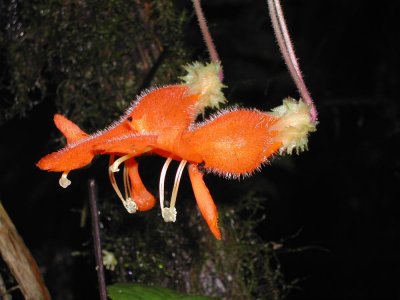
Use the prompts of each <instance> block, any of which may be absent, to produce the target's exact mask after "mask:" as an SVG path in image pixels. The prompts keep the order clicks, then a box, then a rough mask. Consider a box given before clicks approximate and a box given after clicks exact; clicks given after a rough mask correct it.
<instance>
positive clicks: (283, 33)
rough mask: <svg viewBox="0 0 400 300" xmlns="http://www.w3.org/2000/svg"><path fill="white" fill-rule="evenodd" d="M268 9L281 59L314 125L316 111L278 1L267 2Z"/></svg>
mask: <svg viewBox="0 0 400 300" xmlns="http://www.w3.org/2000/svg"><path fill="white" fill-rule="evenodd" d="M268 8H269V13H270V16H271V21H272V27H273V28H274V32H275V36H276V40H277V42H278V45H279V48H280V50H281V53H282V56H283V59H284V60H285V63H286V65H287V67H288V69H289V72H290V75H291V76H292V78H293V80H294V82H295V84H296V86H297V88H298V90H299V93H300V95H301V98H302V99H303V101H304V102H305V103H307V104H308V105H310V106H311V112H310V114H311V120H312V122H313V123H315V122H316V121H317V119H318V113H317V109H316V107H315V105H314V101H313V100H312V98H311V95H310V93H309V91H308V89H307V86H306V84H305V82H304V79H303V75H302V74H301V70H300V67H299V64H298V62H297V58H296V54H295V52H294V47H293V44H292V41H291V39H290V35H289V31H288V29H287V25H286V21H285V17H284V15H283V12H282V7H281V4H280V1H279V0H268Z"/></svg>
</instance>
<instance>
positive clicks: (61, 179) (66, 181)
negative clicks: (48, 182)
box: [58, 172, 71, 189]
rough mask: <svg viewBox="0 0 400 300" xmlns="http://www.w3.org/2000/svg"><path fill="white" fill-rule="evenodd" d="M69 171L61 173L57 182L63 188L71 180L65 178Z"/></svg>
mask: <svg viewBox="0 0 400 300" xmlns="http://www.w3.org/2000/svg"><path fill="white" fill-rule="evenodd" d="M68 173H69V172H64V173H62V175H61V178H60V180H59V181H58V183H59V184H60V185H61V186H62V187H63V188H64V189H65V188H67V187H68V186H69V185H70V184H71V180H69V179H68V178H67V176H68Z"/></svg>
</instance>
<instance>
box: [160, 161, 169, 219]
mask: <svg viewBox="0 0 400 300" xmlns="http://www.w3.org/2000/svg"><path fill="white" fill-rule="evenodd" d="M171 161H172V158H171V157H168V158H167V160H166V161H165V163H164V166H163V168H162V170H161V175H160V184H159V193H160V207H161V212H162V210H163V209H164V182H165V175H166V174H167V170H168V167H169V164H170V163H171Z"/></svg>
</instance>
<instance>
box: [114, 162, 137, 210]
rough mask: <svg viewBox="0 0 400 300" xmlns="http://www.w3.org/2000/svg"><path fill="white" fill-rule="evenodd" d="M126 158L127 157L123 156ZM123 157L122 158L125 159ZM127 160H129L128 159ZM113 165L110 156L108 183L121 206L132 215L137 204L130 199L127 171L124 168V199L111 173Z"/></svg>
mask: <svg viewBox="0 0 400 300" xmlns="http://www.w3.org/2000/svg"><path fill="white" fill-rule="evenodd" d="M125 156H127V155H125ZM125 156H123V157H125ZM128 159H129V158H128ZM125 160H126V159H125ZM113 164H114V155H110V163H109V165H110V167H109V168H108V175H109V177H110V182H111V185H112V187H113V188H114V191H115V193H116V194H117V196H118V198H119V199H120V200H121V202H122V205H123V206H124V207H125V209H126V210H127V211H128V213H130V214H133V213H135V212H136V211H137V208H138V207H137V204H136V203H135V202H134V201H133V199H132V198H131V197H130V190H131V189H130V182H129V177H128V171H127V169H126V168H124V175H123V176H124V190H125V197H126V200H125V198H124V197H123V196H122V193H121V191H120V189H119V187H118V185H117V181H116V179H115V175H114V172H113V171H112V165H113Z"/></svg>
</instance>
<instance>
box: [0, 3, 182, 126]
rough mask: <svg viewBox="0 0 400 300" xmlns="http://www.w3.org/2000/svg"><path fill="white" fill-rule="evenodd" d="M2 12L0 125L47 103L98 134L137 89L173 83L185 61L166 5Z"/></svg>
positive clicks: (25, 7) (56, 6) (178, 28)
mask: <svg viewBox="0 0 400 300" xmlns="http://www.w3.org/2000/svg"><path fill="white" fill-rule="evenodd" d="M4 6H5V7H4V9H3V10H1V12H0V19H2V20H3V23H2V25H3V26H2V27H3V28H1V33H0V40H1V41H2V43H1V44H2V45H3V46H2V48H1V52H0V53H1V56H2V57H1V58H2V67H3V68H2V69H4V70H5V72H4V73H3V74H2V75H3V77H2V81H1V86H0V89H1V92H2V94H3V95H6V96H5V99H4V101H2V102H1V104H0V109H1V110H0V124H1V123H3V122H5V121H6V120H8V119H10V118H12V117H14V116H18V115H24V114H25V113H26V112H28V111H29V110H30V109H31V108H32V107H33V106H35V105H37V104H38V103H40V102H41V101H43V100H44V99H49V101H54V102H55V104H56V107H57V110H58V111H59V112H61V113H63V114H67V115H68V116H69V117H70V118H71V119H73V120H74V121H75V122H77V123H78V124H80V125H82V126H83V127H84V128H86V129H89V130H94V129H98V128H101V127H102V126H105V125H107V124H108V123H109V122H110V121H111V120H112V119H114V118H116V117H117V116H118V115H119V114H120V113H121V112H122V111H123V110H124V109H126V108H127V106H128V105H129V103H130V101H131V100H132V99H134V97H135V95H136V94H137V93H138V90H139V89H140V88H141V87H143V85H144V83H148V84H150V83H153V82H154V83H157V84H165V83H169V82H175V81H176V79H177V75H178V74H182V70H181V69H180V66H181V65H182V64H184V63H187V62H188V60H189V59H188V55H187V53H188V51H187V50H186V49H184V47H185V45H184V42H183V25H184V24H185V23H186V22H187V17H186V13H185V11H182V10H178V9H177V8H176V7H175V5H174V3H173V2H172V1H168V0H158V1H139V2H138V1H136V2H128V1H122V0H114V1H103V2H91V1H73V2H70V1H50V2H49V1H43V0H42V1H33V2H31V1H24V2H22V1H21V2H19V1H12V2H11V3H9V4H8V5H4ZM160 60H162V61H161V62H162V63H161V64H160ZM156 67H159V68H158V69H157V70H156V72H154V70H153V69H154V68H156ZM149 76H150V77H151V78H149Z"/></svg>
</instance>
